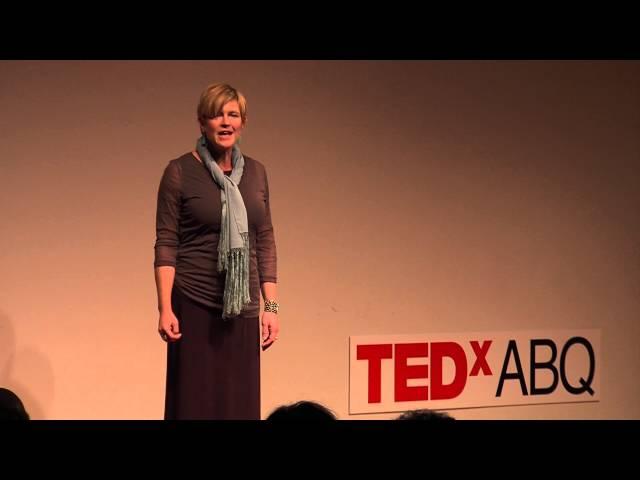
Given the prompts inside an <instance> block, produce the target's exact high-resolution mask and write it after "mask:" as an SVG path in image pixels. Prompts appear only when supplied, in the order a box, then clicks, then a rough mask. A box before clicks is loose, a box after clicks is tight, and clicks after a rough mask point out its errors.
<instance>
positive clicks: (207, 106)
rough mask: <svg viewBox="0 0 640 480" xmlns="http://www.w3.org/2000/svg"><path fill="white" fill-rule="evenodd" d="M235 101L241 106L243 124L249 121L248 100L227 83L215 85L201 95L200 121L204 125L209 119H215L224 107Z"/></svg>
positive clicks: (199, 103) (199, 105)
mask: <svg viewBox="0 0 640 480" xmlns="http://www.w3.org/2000/svg"><path fill="white" fill-rule="evenodd" d="M233 100H235V101H236V102H238V105H239V106H240V117H241V118H242V123H245V122H246V121H247V99H246V98H245V97H244V95H243V94H242V93H240V92H239V91H238V90H236V89H235V88H233V87H232V86H231V85H229V84H227V83H213V84H211V85H209V86H208V87H207V88H205V89H204V91H203V92H202V93H201V94H200V101H199V102H198V120H199V121H200V123H202V122H203V121H204V120H205V119H207V118H213V117H215V116H216V114H218V113H219V112H220V111H221V110H222V107H223V106H224V105H225V104H226V103H228V102H231V101H233Z"/></svg>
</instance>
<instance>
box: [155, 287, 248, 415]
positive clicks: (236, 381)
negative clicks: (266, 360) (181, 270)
mask: <svg viewBox="0 0 640 480" xmlns="http://www.w3.org/2000/svg"><path fill="white" fill-rule="evenodd" d="M171 304H172V307H173V312H174V313H175V315H176V317H177V318H178V321H179V322H180V332H181V333H182V337H181V338H180V340H178V341H177V342H174V343H169V344H168V346H167V383H166V394H165V412H164V418H165V420H186V419H190V420H260V329H259V321H258V318H257V317H252V318H246V317H237V318H232V319H228V320H223V319H222V311H221V310H217V309H211V308H208V307H205V306H203V305H200V304H198V303H196V302H194V301H193V300H191V299H189V298H188V297H186V296H185V295H184V294H183V293H182V292H181V291H180V289H179V288H177V287H175V286H174V288H173V291H172V292H171Z"/></svg>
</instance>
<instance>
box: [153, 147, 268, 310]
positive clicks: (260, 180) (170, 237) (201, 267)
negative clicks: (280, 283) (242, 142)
mask: <svg viewBox="0 0 640 480" xmlns="http://www.w3.org/2000/svg"><path fill="white" fill-rule="evenodd" d="M244 160H245V165H244V171H243V174H242V179H241V180H240V184H239V185H238V187H239V189H240V193H241V194H242V199H243V201H244V204H245V207H246V209H247V219H248V221H249V248H250V260H249V295H250V296H251V303H250V304H249V305H246V306H245V307H244V309H243V310H242V316H257V315H258V314H259V312H260V284H261V283H263V282H276V281H277V269H276V266H277V259H276V244H275V239H274V234H273V225H272V223H271V209H270V207H269V184H268V183H267V173H266V170H265V168H264V165H262V164H261V163H260V162H258V161H257V160H254V159H252V158H250V157H247V156H246V155H244ZM221 214H222V203H221V200H220V188H219V187H218V185H217V184H216V183H215V182H214V181H213V178H212V177H211V174H210V173H209V171H208V170H207V167H206V166H205V165H204V164H203V163H201V162H200V160H198V159H197V158H196V157H194V156H193V154H192V153H187V154H185V155H182V156H181V157H179V158H177V159H175V160H171V161H170V162H169V165H168V166H167V167H166V168H165V170H164V173H163V175H162V179H161V181H160V187H159V189H158V206H157V211H156V242H155V260H154V267H159V266H163V265H168V266H172V267H175V269H176V273H175V278H174V285H176V286H177V287H178V288H179V289H180V290H181V291H182V292H183V293H184V294H185V295H186V296H188V297H189V298H191V299H192V300H194V301H196V302H199V303H201V304H202V305H205V306H208V307H213V308H220V309H221V308H222V297H223V294H224V283H225V274H226V272H224V271H223V272H218V238H219V235H220V217H221Z"/></svg>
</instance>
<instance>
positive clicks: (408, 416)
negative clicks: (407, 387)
mask: <svg viewBox="0 0 640 480" xmlns="http://www.w3.org/2000/svg"><path fill="white" fill-rule="evenodd" d="M396 420H427V421H429V422H453V421H454V420H455V418H453V417H452V416H451V415H449V414H448V413H445V412H436V411H435V410H429V409H428V408H423V409H420V410H409V411H407V412H404V413H403V414H402V415H400V416H399V417H398V418H397V419H396Z"/></svg>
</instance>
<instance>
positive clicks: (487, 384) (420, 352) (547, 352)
mask: <svg viewBox="0 0 640 480" xmlns="http://www.w3.org/2000/svg"><path fill="white" fill-rule="evenodd" d="M349 350H350V352H349V358H350V360H349V361H350V365H349V413H350V414H357V413H383V412H400V411H405V410H414V409H421V408H430V409H441V410H449V409H453V408H468V407H487V406H507V405H530V404H540V403H566V402H595V401H599V400H600V371H601V354H600V330H572V331H566V330H562V331H524V332H523V331H512V332H465V333H437V334H420V335H384V336H379V335H376V336H352V337H350V338H349Z"/></svg>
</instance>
